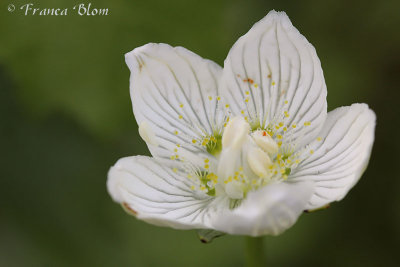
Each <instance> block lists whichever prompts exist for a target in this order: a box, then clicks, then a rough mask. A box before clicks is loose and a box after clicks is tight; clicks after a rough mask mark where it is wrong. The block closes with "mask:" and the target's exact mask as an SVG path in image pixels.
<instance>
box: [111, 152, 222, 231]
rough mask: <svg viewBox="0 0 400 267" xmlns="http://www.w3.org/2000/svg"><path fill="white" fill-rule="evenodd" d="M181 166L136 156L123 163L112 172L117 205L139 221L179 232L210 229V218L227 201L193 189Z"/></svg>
mask: <svg viewBox="0 0 400 267" xmlns="http://www.w3.org/2000/svg"><path fill="white" fill-rule="evenodd" d="M179 165H180V164H179V163H178V162H174V161H171V160H156V159H154V158H149V157H143V156H136V157H127V158H122V159H120V160H119V161H118V162H117V163H116V164H115V165H114V166H113V167H112V168H111V169H110V171H109V173H108V180H107V188H108V191H109V193H110V195H111V196H112V198H113V199H114V201H116V202H118V203H121V204H122V205H123V207H124V208H125V209H126V210H127V211H128V212H129V213H131V214H133V215H135V216H136V217H137V218H138V219H141V220H144V221H146V222H148V223H152V224H155V225H159V226H169V227H173V228H176V229H192V228H199V229H206V228H210V217H211V216H215V215H214V214H215V213H216V212H219V209H220V208H222V207H228V203H226V202H227V200H226V198H217V199H215V198H212V197H210V196H208V195H207V194H205V193H202V192H201V191H200V192H199V191H194V190H192V189H191V186H192V185H195V184H194V182H193V181H192V180H190V179H188V178H187V177H185V176H184V174H183V172H181V169H180V166H179Z"/></svg>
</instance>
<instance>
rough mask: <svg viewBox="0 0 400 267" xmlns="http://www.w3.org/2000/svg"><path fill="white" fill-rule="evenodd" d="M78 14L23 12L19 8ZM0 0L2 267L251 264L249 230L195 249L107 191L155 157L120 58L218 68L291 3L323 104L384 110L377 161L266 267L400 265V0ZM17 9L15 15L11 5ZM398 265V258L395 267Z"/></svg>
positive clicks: (273, 243) (305, 222)
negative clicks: (162, 50) (141, 158)
mask: <svg viewBox="0 0 400 267" xmlns="http://www.w3.org/2000/svg"><path fill="white" fill-rule="evenodd" d="M29 2H32V3H33V4H34V7H41V8H51V7H53V8H67V7H68V8H69V11H70V13H69V15H68V16H59V17H55V16H24V15H23V14H22V12H21V11H20V10H18V8H19V7H20V6H21V5H23V4H26V3H29ZM90 2H91V3H92V7H96V8H108V10H109V15H108V16H95V17H90V16H78V15H76V14H75V12H71V11H72V7H73V6H74V5H75V4H77V3H86V4H88V3H89V1H87V2H84V1H67V0H52V1H50V0H34V1H21V0H7V1H6V0H0V152H1V153H0V177H1V178H0V266H242V265H243V262H244V256H243V249H244V244H243V241H244V240H243V237H240V236H229V237H223V238H220V239H216V240H214V241H213V242H212V243H211V244H207V245H204V244H202V243H200V242H199V241H198V239H197V237H196V233H195V232H194V231H176V230H172V229H167V228H159V227H155V226H151V225H147V224H145V223H143V222H140V221H137V220H136V219H134V218H133V217H131V216H128V215H127V214H125V213H124V212H123V210H122V209H121V208H120V207H119V206H118V205H116V204H115V203H113V202H112V200H111V198H110V197H109V196H108V194H107V191H106V186H105V183H106V175H107V171H108V169H109V167H110V166H111V165H113V164H114V162H115V161H116V160H117V159H118V158H120V157H124V156H130V155H136V154H147V155H148V154H149V152H148V150H147V148H146V147H145V144H144V142H143V141H141V139H140V138H139V135H138V132H137V125H136V122H135V119H134V117H133V115H132V108H131V103H130V98H129V91H128V79H129V71H128V68H127V67H126V65H125V63H124V58H123V55H124V53H126V52H128V51H130V50H132V49H133V48H135V47H137V46H141V45H143V44H145V43H148V42H165V43H169V44H171V45H180V46H184V47H186V48H188V49H190V50H192V51H194V52H196V53H198V54H200V55H201V56H203V57H205V58H209V59H212V60H214V61H216V62H217V63H219V64H220V65H222V64H223V60H224V58H225V56H226V54H227V53H228V51H229V49H230V47H231V46H232V44H233V43H234V42H235V40H236V39H237V38H238V37H240V36H241V35H243V34H244V33H245V32H246V31H247V30H248V29H249V28H250V27H251V26H252V24H253V23H255V22H256V21H258V20H259V19H261V18H262V17H263V16H264V15H266V14H267V12H268V11H269V10H271V9H276V10H284V11H286V12H287V13H288V15H289V16H290V18H291V19H292V22H293V24H294V25H295V26H296V27H297V28H298V29H299V30H300V31H301V32H302V33H303V34H304V35H305V36H306V37H307V38H308V40H309V41H310V42H311V43H312V44H313V45H314V46H315V47H316V49H317V52H318V55H319V57H320V59H321V62H322V66H323V69H324V73H325V78H326V83H327V86H328V103H329V104H328V105H329V106H328V109H329V110H332V109H334V108H336V107H338V106H342V105H350V104H351V103H354V102H365V103H368V104H369V105H370V107H371V108H372V109H374V110H375V112H376V113H377V117H378V124H377V129H376V141H375V145H374V149H373V153H372V157H371V161H370V164H369V167H368V169H367V171H366V173H365V174H364V176H363V178H362V179H361V180H360V182H359V183H358V184H357V186H356V187H355V188H354V189H353V190H352V191H351V193H350V194H349V195H348V196H347V197H346V198H345V199H344V200H343V201H341V202H339V203H335V204H333V205H332V206H331V208H329V209H328V210H326V211H320V212H316V213H312V214H304V215H302V216H301V218H300V219H299V221H298V222H297V223H296V224H295V226H294V227H292V228H291V229H289V230H288V231H287V232H285V233H284V234H283V235H281V236H278V237H266V238H265V241H266V253H267V257H268V262H269V265H270V266H396V265H397V266H398V264H399V263H400V259H399V257H400V256H399V254H398V252H399V249H400V245H399V244H400V179H399V178H400V177H399V174H398V173H399V172H398V169H397V166H398V164H399V159H400V158H399V153H398V151H399V149H400V146H399V141H398V140H399V138H398V135H399V134H398V132H399V129H400V128H399V119H398V118H399V115H400V109H399V105H400V104H399V96H400V94H399V91H400V87H399V85H400V80H399V76H400V52H399V48H400V34H399V27H400V2H399V1H396V0H392V1H370V2H366V1H362V0H354V1H349V0H327V1H320V0H315V1H311V0H309V1H285V0H280V1H278V0H269V1H261V0H250V1H239V0H233V1H227V0H225V1H216V0H195V1H184V0H168V1H164V0H158V1H154V0H147V1H139V0H136V1H128V0H113V1H102V0H91V1H90ZM10 3H13V4H14V5H15V6H16V7H17V10H15V11H14V12H12V13H11V12H8V11H7V6H8V4H10ZM396 263H397V264H396Z"/></svg>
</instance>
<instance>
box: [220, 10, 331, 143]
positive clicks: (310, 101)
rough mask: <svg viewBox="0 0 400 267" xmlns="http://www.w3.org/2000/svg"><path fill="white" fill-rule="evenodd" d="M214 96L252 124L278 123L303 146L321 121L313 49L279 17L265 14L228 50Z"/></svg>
mask: <svg viewBox="0 0 400 267" xmlns="http://www.w3.org/2000/svg"><path fill="white" fill-rule="evenodd" d="M222 76H223V78H222V80H221V90H220V93H221V95H222V96H223V99H224V101H226V102H227V103H229V104H230V107H231V109H232V112H233V113H234V114H240V113H242V114H243V113H244V114H245V115H246V116H248V117H249V118H250V120H251V121H252V123H254V124H255V125H258V124H259V125H261V126H268V124H270V123H276V122H279V121H283V122H284V123H285V125H288V126H291V125H295V126H296V125H299V126H302V125H304V123H306V124H307V125H309V126H308V127H307V128H306V129H304V130H303V129H302V127H288V132H287V134H290V133H291V132H292V133H293V135H292V137H293V138H294V139H298V140H296V141H297V143H298V144H299V147H301V146H302V145H305V144H308V143H309V142H310V141H311V140H313V139H314V137H315V136H316V135H317V133H318V132H319V131H320V129H321V127H322V125H323V122H324V121H325V119H326V114H327V111H326V108H327V104H326V94H327V91H326V85H325V80H324V76H323V72H322V68H321V63H320V61H319V59H318V56H317V54H316V52H315V49H314V47H313V46H312V45H311V44H310V43H309V42H308V41H307V40H306V38H305V37H304V36H302V35H301V34H300V33H299V31H298V30H297V29H296V28H295V27H293V25H292V23H291V21H290V20H289V18H288V17H287V15H286V14H285V13H284V12H275V11H271V12H269V13H268V15H267V16H266V17H264V18H263V19H262V20H261V21H259V22H257V23H256V24H255V25H254V26H253V27H252V28H251V29H250V31H249V32H248V33H247V34H245V35H244V36H242V37H241V38H240V39H239V40H238V41H237V42H236V43H235V45H234V46H233V47H232V49H231V50H230V52H229V55H228V57H227V59H226V60H225V63H224V70H223V75H222Z"/></svg>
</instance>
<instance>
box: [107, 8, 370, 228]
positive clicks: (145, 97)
mask: <svg viewBox="0 0 400 267" xmlns="http://www.w3.org/2000/svg"><path fill="white" fill-rule="evenodd" d="M126 62H127V64H128V66H129V69H130V70H131V79H130V92H131V98H132V104H133V111H134V114H135V117H136V120H137V122H138V124H139V133H140V136H141V137H142V138H143V139H144V141H146V143H147V145H148V148H149V150H150V152H151V154H152V155H153V157H144V156H134V157H127V158H122V159H120V160H119V161H118V162H117V163H116V164H115V166H113V167H112V168H111V169H110V171H109V174H108V181H107V186H108V191H109V193H110V195H111V196H112V198H113V199H114V200H115V201H116V202H119V203H121V204H122V205H123V206H124V208H125V209H126V210H127V211H128V212H129V213H131V214H134V215H135V216H136V217H137V218H139V219H141V220H144V221H146V222H149V223H152V224H155V225H160V226H170V227H173V228H176V229H213V230H217V231H221V232H224V233H229V234H239V235H250V236H260V235H266V234H271V235H277V234H280V233H282V232H283V231H284V230H286V229H287V228H289V227H290V226H292V225H293V224H294V223H295V221H296V220H297V218H298V217H299V215H300V214H301V213H302V212H303V211H305V210H312V209H317V208H320V207H323V206H325V205H327V204H329V203H330V202H333V201H338V200H341V199H342V198H343V197H344V196H345V195H346V194H347V192H348V191H349V190H350V189H351V188H352V187H353V186H354V184H355V183H356V182H357V181H358V179H359V178H360V176H361V175H362V173H363V171H364V170H365V168H366V166H367V163H368V160H369V157H370V152H371V148H372V144H373V140H374V129H375V114H374V112H373V111H371V110H370V109H369V108H368V106H367V105H366V104H354V105H351V106H349V107H341V108H338V109H335V110H333V111H331V112H329V113H327V103H326V94H327V91H326V86H325V81H324V76H323V72H322V69H321V65H320V61H319V59H318V57H317V54H316V52H315V49H314V47H313V46H312V45H311V44H310V43H309V42H308V41H307V40H306V38H304V37H303V36H302V35H301V34H300V33H299V32H298V31H297V29H296V28H294V27H293V25H292V24H291V22H290V20H289V18H288V17H287V16H286V14H285V13H283V12H275V11H271V12H270V13H269V14H268V15H267V16H266V17H265V18H263V19H262V20H261V21H260V22H258V23H256V24H255V25H254V26H253V27H252V28H251V30H250V31H249V32H248V33H247V34H246V35H244V36H243V37H241V38H240V39H239V40H238V41H237V42H236V44H235V45H234V46H233V47H232V49H231V50H230V52H229V54H228V57H227V59H226V60H225V63H224V69H222V68H221V67H219V66H218V65H217V64H215V63H213V62H212V61H209V60H205V59H202V58H201V57H199V56H197V55H196V54H194V53H192V52H190V51H188V50H186V49H184V48H182V47H175V48H173V47H171V46H169V45H166V44H147V45H144V46H142V47H139V48H136V49H134V50H133V51H132V52H129V53H127V54H126Z"/></svg>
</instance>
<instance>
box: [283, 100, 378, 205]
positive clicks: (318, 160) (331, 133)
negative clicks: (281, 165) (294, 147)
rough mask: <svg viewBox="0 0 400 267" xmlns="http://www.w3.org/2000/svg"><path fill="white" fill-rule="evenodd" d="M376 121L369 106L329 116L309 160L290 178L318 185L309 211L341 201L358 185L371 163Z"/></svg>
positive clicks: (308, 150)
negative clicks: (369, 162) (310, 181)
mask: <svg viewBox="0 0 400 267" xmlns="http://www.w3.org/2000/svg"><path fill="white" fill-rule="evenodd" d="M375 120H376V116H375V113H374V112H373V111H372V110H370V109H369V108H368V106H367V105H366V104H353V105H351V106H350V107H341V108H337V109H335V110H333V111H331V112H329V113H328V118H327V120H326V122H325V125H324V127H323V129H322V131H321V133H320V136H319V137H318V139H317V140H315V141H314V142H312V143H311V144H310V146H309V147H308V148H307V150H306V153H309V157H308V158H306V159H305V160H303V161H302V162H301V163H300V165H299V166H298V167H297V168H296V169H295V170H294V171H293V175H292V176H291V177H289V179H291V180H293V181H306V180H312V181H314V182H315V187H316V189H315V193H314V195H313V196H312V198H311V199H310V201H309V203H308V204H307V207H306V208H307V209H315V208H319V207H322V206H324V205H326V204H328V203H330V202H333V201H339V200H341V199H342V198H343V197H344V196H345V195H346V194H347V192H348V191H349V190H350V189H351V188H352V187H353V186H354V184H355V183H357V181H358V180H359V179H360V177H361V175H362V173H363V172H364V171H365V169H366V167H367V164H368V161H369V157H370V154H371V149H372V144H373V141H374V132H375ZM310 152H311V153H312V154H310Z"/></svg>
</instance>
